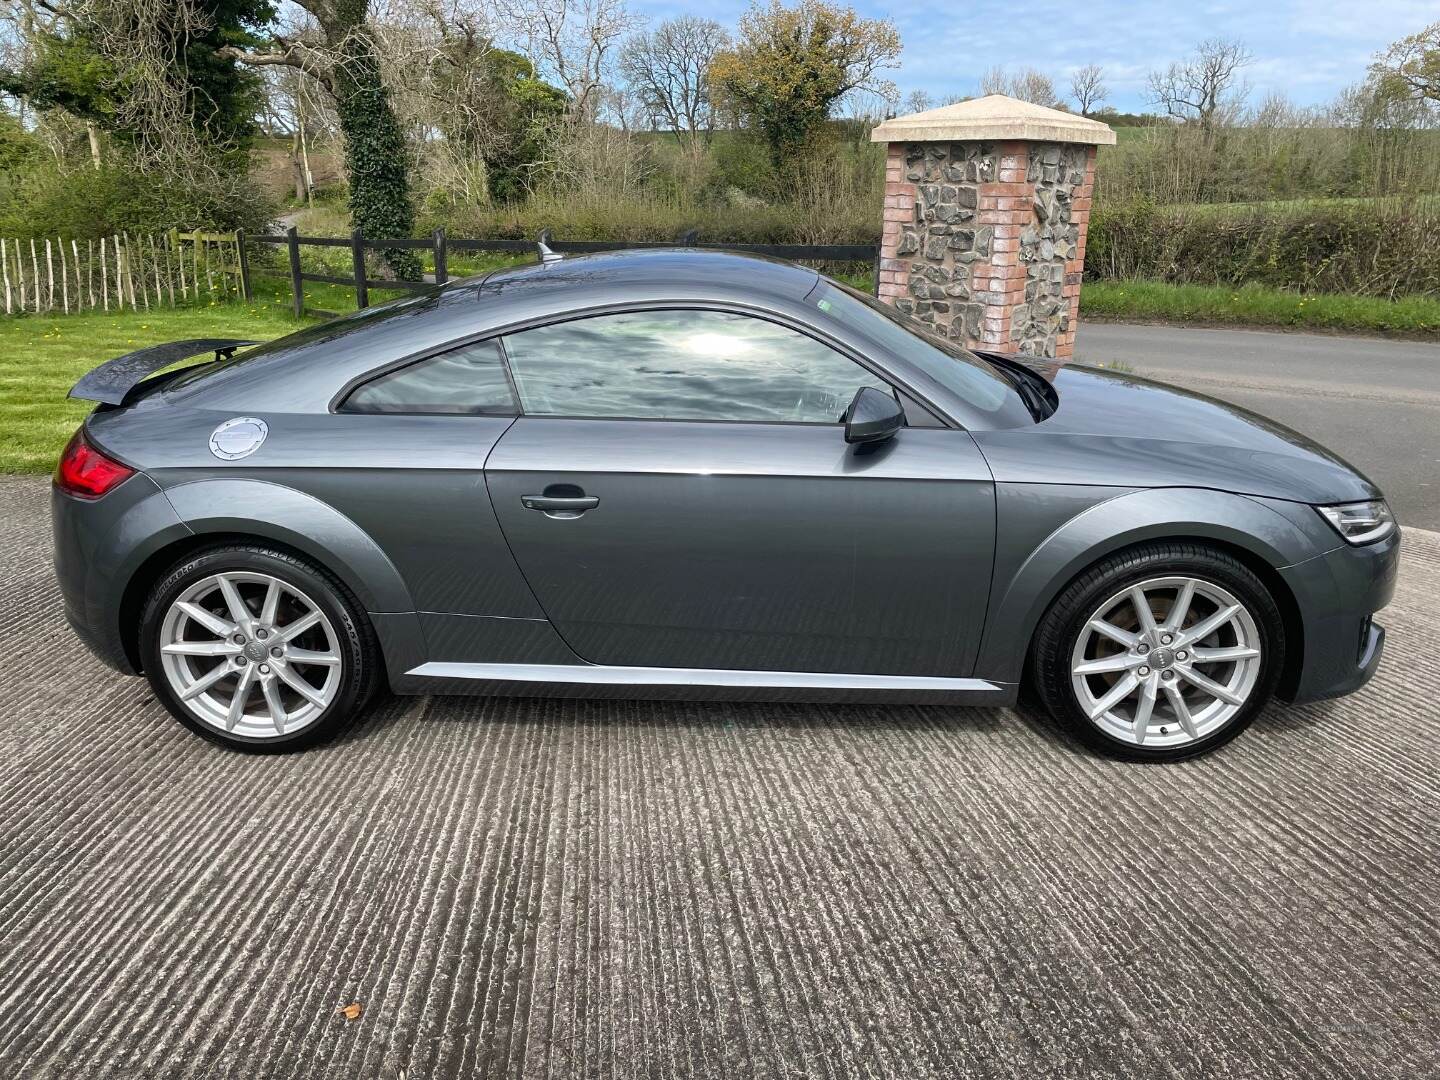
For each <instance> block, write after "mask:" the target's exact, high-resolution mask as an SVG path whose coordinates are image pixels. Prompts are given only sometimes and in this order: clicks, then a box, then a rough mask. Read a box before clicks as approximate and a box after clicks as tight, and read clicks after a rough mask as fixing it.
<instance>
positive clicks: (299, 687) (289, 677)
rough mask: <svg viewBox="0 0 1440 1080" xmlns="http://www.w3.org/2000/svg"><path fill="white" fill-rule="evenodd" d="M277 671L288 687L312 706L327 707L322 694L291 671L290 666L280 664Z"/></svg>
mask: <svg viewBox="0 0 1440 1080" xmlns="http://www.w3.org/2000/svg"><path fill="white" fill-rule="evenodd" d="M275 671H276V673H277V674H278V675H279V676H280V678H282V679H284V680H285V685H286V686H288V687H290V689H291V690H294V691H295V692H296V693H297V694H299V695H300V696H301V697H303V698H304V699H305V700H306V701H308V702H310V704H311V705H314V706H315V707H316V708H322V709H323V708H324V707H325V699H324V698H323V697H321V696H320V692H319V691H318V690H316V689H315V688H314V687H313V686H311V685H310V684H309V683H307V682H306V681H305V680H304V679H302V678H301V677H300V676H299V675H297V674H296V673H295V672H293V671H291V670H290V665H289V664H280V665H278V666H277V667H276V668H275Z"/></svg>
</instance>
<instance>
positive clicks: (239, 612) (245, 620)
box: [216, 574, 255, 637]
mask: <svg viewBox="0 0 1440 1080" xmlns="http://www.w3.org/2000/svg"><path fill="white" fill-rule="evenodd" d="M216 580H217V581H218V582H219V583H220V595H221V596H223V597H224V598H225V607H226V608H227V609H228V610H229V612H230V618H231V619H233V620H234V621H235V625H236V626H238V627H240V632H241V633H242V634H244V635H245V636H246V637H254V636H255V616H253V615H251V614H250V609H249V608H248V607H246V606H245V601H244V599H243V598H242V597H241V596H240V590H239V589H237V588H236V587H235V583H234V582H233V581H231V580H230V579H229V578H228V577H227V576H225V575H224V574H219V575H217V576H216Z"/></svg>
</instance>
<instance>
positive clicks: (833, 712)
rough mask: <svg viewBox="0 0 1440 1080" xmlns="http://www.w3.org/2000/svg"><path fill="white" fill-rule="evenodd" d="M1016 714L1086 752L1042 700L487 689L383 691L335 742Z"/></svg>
mask: <svg viewBox="0 0 1440 1080" xmlns="http://www.w3.org/2000/svg"><path fill="white" fill-rule="evenodd" d="M1015 719H1018V720H1019V721H1020V724H1021V725H1022V726H1023V728H1025V729H1026V732H1027V737H1034V738H1039V739H1042V740H1044V741H1045V742H1046V743H1048V744H1050V745H1051V746H1053V747H1054V748H1056V749H1058V750H1061V751H1063V752H1067V753H1074V754H1079V755H1084V754H1089V753H1091V751H1089V750H1088V749H1087V748H1086V747H1085V746H1084V744H1082V743H1081V742H1080V741H1079V740H1078V739H1076V738H1075V737H1074V736H1073V735H1071V734H1070V733H1069V732H1068V731H1066V730H1064V729H1063V728H1062V727H1060V726H1059V725H1057V724H1056V723H1055V722H1054V721H1053V720H1052V719H1051V718H1050V716H1049V715H1048V714H1047V713H1046V712H1045V711H1044V710H1043V709H1042V708H1040V707H1039V706H1037V705H1035V704H1033V703H1029V702H1022V703H1021V704H1020V705H1018V706H1015V707H1013V708H990V707H984V706H961V705H944V704H933V705H888V704H833V703H821V704H817V703H808V702H733V701H719V702H715V701H678V700H669V701H653V700H641V699H630V698H601V699H587V698H546V697H518V696H517V697H510V696H485V695H453V696H452V695H436V696H418V697H410V696H399V695H393V694H390V693H388V692H382V693H380V694H378V695H377V696H376V698H375V700H373V701H372V702H371V703H370V704H369V705H367V706H366V707H365V709H364V710H362V711H361V712H360V713H359V714H358V715H357V716H356V719H355V720H354V722H353V723H351V724H350V725H349V726H348V727H347V728H346V729H345V730H344V731H342V732H340V733H339V734H337V736H336V738H335V739H333V740H332V741H331V745H343V744H346V743H362V742H368V741H370V740H373V739H383V738H385V737H386V736H387V735H388V734H391V733H392V729H394V728H396V727H397V726H398V725H401V724H409V723H413V724H466V723H477V722H478V723H489V724H502V725H516V726H524V725H531V724H535V725H540V724H543V725H547V726H561V727H566V726H571V727H575V728H577V729H579V728H594V727H609V726H625V727H632V728H633V727H636V726H639V727H642V728H646V729H655V730H659V729H663V730H665V731H667V732H674V731H676V730H691V731H694V732H696V733H697V734H703V735H714V734H715V733H717V732H733V733H735V734H739V735H743V734H744V733H746V732H758V731H762V730H763V731H768V732H779V733H781V734H782V735H788V734H798V733H800V732H805V733H808V734H812V735H813V734H815V733H817V732H824V731H827V730H834V731H841V730H843V731H845V732H848V733H855V732H858V731H864V730H866V729H876V730H879V729H883V730H887V731H897V730H898V731H902V732H907V733H913V734H924V733H927V732H933V733H957V732H974V733H999V732H1000V731H1001V729H1002V728H1004V727H1005V726H1006V725H1007V724H1013V721H1014V720H1015Z"/></svg>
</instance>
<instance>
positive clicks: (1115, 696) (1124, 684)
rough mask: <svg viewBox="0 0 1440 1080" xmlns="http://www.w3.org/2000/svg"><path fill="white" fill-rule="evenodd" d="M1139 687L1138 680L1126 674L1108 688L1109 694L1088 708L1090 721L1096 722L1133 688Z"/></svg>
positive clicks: (1133, 689)
mask: <svg viewBox="0 0 1440 1080" xmlns="http://www.w3.org/2000/svg"><path fill="white" fill-rule="evenodd" d="M1139 685H1140V680H1139V679H1138V678H1136V677H1135V676H1134V675H1133V674H1130V673H1126V675H1125V677H1124V678H1123V679H1121V680H1120V681H1119V682H1117V683H1116V684H1115V685H1114V686H1112V687H1111V688H1110V691H1109V693H1107V694H1106V695H1105V696H1104V697H1102V698H1101V699H1100V700H1099V701H1097V702H1095V704H1094V705H1091V706H1090V719H1091V720H1097V719H1099V718H1100V717H1102V716H1104V715H1105V714H1106V713H1107V712H1109V711H1110V710H1111V709H1113V708H1114V707H1115V706H1116V705H1118V704H1120V702H1122V701H1124V700H1125V699H1126V698H1127V697H1129V696H1130V695H1131V694H1132V693H1134V692H1135V687H1137V686H1139Z"/></svg>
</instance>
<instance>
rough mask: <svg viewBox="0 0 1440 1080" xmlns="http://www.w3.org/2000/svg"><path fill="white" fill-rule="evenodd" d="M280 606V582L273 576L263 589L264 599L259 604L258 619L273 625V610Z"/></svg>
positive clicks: (267, 624)
mask: <svg viewBox="0 0 1440 1080" xmlns="http://www.w3.org/2000/svg"><path fill="white" fill-rule="evenodd" d="M279 606H280V582H278V581H276V580H275V579H274V578H271V579H270V584H269V585H268V586H267V587H266V589H265V599H264V601H263V602H262V603H261V604H260V621H261V622H262V623H264V624H265V625H266V626H274V625H275V610H276V608H278V607H279Z"/></svg>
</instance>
